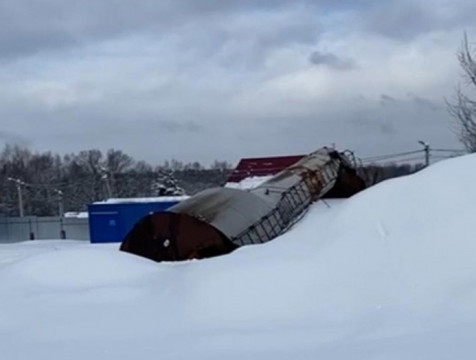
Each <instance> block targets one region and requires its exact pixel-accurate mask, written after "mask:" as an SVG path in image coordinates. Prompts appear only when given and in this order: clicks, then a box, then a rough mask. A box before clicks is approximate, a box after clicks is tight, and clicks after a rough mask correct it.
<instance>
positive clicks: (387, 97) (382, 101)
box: [379, 94, 397, 106]
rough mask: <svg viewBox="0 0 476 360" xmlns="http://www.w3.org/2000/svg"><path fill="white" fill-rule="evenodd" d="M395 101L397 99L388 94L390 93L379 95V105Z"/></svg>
mask: <svg viewBox="0 0 476 360" xmlns="http://www.w3.org/2000/svg"><path fill="white" fill-rule="evenodd" d="M396 102H397V99H395V98H394V97H392V96H390V95H387V94H382V95H380V101H379V103H380V106H387V105H389V104H394V103H396Z"/></svg>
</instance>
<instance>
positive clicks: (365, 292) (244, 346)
mask: <svg viewBox="0 0 476 360" xmlns="http://www.w3.org/2000/svg"><path fill="white" fill-rule="evenodd" d="M475 165H476V156H475V155H469V156H464V157H461V158H457V159H453V160H448V161H444V162H440V163H438V164H435V165H433V166H431V167H430V168H428V169H426V170H424V171H421V172H420V173H417V174H415V175H411V176H407V177H402V178H398V179H394V180H390V181H386V182H383V183H380V184H379V185H377V186H375V187H373V188H371V189H369V190H367V191H365V192H362V193H360V194H358V195H356V196H354V197H352V198H351V199H348V200H343V201H326V203H324V202H319V203H317V204H315V205H314V206H312V207H311V209H310V211H309V213H308V214H307V215H306V216H305V217H304V219H303V220H302V221H301V222H300V223H298V224H297V225H296V226H295V227H294V228H292V229H291V230H290V231H289V232H288V233H286V234H285V235H283V236H281V237H280V238H278V239H276V240H274V241H272V242H269V243H267V244H264V245H259V246H258V245H256V246H249V247H243V248H240V249H238V250H237V251H235V252H234V253H232V254H230V255H227V256H222V257H217V258H213V259H208V260H202V261H187V262H181V263H160V264H159V263H154V262H152V261H149V260H147V259H143V258H140V257H136V256H134V255H130V254H125V253H121V252H119V251H117V244H112V245H111V244H107V245H103V244H101V245H100V244H87V243H84V242H80V241H66V240H62V241H59V240H57V241H41V242H35V241H31V242H25V243H18V244H11V245H0V286H1V288H0V354H2V355H1V357H2V359H7V360H10V359H12V360H13V359H14V360H17V359H18V360H23V359H24V360H26V359H48V360H55V359H58V360H59V359H61V360H63V359H71V360H84V359H88V360H95V359H98V360H99V359H101V360H108V359H111V360H122V359H124V360H126V359H136V358H137V359H152V358H163V359H191V358H194V359H195V358H197V359H232V360H234V359H260V360H261V359H273V360H281V359H336V360H341V359H346V360H348V359H385V360H393V359H395V360H396V359H399V360H401V359H405V360H408V359H415V360H417V359H418V360H420V359H431V360H435V359H437V360H438V359H448V360H449V359H452V360H453V359H458V360H461V359H473V358H474V354H475V352H476V345H475V343H476V261H475V259H476V241H475V236H474V225H473V223H474V219H473V218H474V214H475V213H476V187H474V183H475V182H476V166H475Z"/></svg>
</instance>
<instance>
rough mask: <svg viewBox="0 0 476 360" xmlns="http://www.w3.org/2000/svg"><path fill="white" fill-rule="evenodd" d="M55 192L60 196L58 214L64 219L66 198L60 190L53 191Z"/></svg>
mask: <svg viewBox="0 0 476 360" xmlns="http://www.w3.org/2000/svg"><path fill="white" fill-rule="evenodd" d="M53 191H54V192H55V193H56V194H57V195H58V214H59V217H63V215H64V196H63V192H62V191H61V190H58V189H53Z"/></svg>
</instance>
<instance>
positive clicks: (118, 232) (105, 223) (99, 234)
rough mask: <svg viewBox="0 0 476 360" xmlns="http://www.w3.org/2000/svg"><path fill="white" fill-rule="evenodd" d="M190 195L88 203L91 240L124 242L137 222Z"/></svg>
mask: <svg viewBox="0 0 476 360" xmlns="http://www.w3.org/2000/svg"><path fill="white" fill-rule="evenodd" d="M186 198H187V197H186V196H167V197H159V198H140V199H109V200H106V201H100V202H95V203H92V204H89V205H88V215H89V236H90V241H91V243H110V242H122V240H123V239H124V237H125V236H126V235H127V234H128V233H129V231H130V230H131V229H132V228H133V227H134V225H135V224H136V223H137V222H138V221H139V220H140V219H142V218H143V217H144V216H146V215H148V214H150V213H151V212H159V211H164V210H167V209H168V208H169V207H171V206H173V205H176V204H178V203H179V202H180V201H182V200H185V199H186Z"/></svg>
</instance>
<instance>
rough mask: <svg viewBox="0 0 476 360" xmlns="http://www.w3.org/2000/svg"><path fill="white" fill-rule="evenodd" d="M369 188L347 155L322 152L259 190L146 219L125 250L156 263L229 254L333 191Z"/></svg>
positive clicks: (224, 191) (217, 196)
mask: <svg viewBox="0 0 476 360" xmlns="http://www.w3.org/2000/svg"><path fill="white" fill-rule="evenodd" d="M364 187H365V185H364V182H363V181H362V180H361V179H360V178H359V176H358V175H357V173H356V172H355V171H354V169H353V168H352V166H351V164H350V162H349V160H348V158H347V157H346V156H345V155H344V154H343V153H339V152H337V151H335V150H333V149H328V148H322V149H320V150H317V151H315V152H313V153H311V154H309V155H308V156H306V157H304V158H302V159H301V160H300V161H298V162H296V163H295V164H293V165H292V166H290V167H288V168H286V169H284V170H283V171H281V172H280V173H278V174H276V175H275V176H273V177H272V178H271V179H270V180H268V181H266V182H264V183H263V184H261V185H260V186H258V187H256V188H254V189H251V190H248V191H244V190H238V189H230V188H223V187H220V188H212V189H208V190H205V191H202V192H200V193H198V194H197V195H195V196H193V197H191V198H189V199H187V200H185V201H183V202H181V203H180V204H177V205H175V206H173V207H172V208H170V209H168V210H167V211H166V212H159V213H154V214H150V215H148V216H146V217H145V218H143V219H142V220H141V221H140V222H139V223H138V224H137V225H136V226H135V227H134V228H133V229H132V231H131V232H130V233H129V234H128V235H127V236H126V238H125V240H124V241H123V243H122V244H121V250H123V251H127V252H130V253H134V254H137V255H140V256H144V257H147V258H150V259H152V260H156V261H176V260H186V259H199V258H205V257H211V256H217V255H222V254H226V253H229V252H231V251H233V250H234V249H236V248H238V247H240V246H244V245H252V244H260V243H265V242H267V241H270V240H272V239H274V238H275V237H277V236H279V235H280V234H282V233H283V232H285V231H286V230H287V229H289V228H290V227H291V226H292V225H293V224H294V223H296V222H297V221H298V220H299V219H300V218H301V216H302V215H303V214H304V212H305V211H306V209H307V208H308V207H309V206H310V204H311V203H312V202H314V201H317V200H318V199H320V198H322V197H323V196H325V195H326V194H328V193H330V192H332V191H333V190H334V193H335V194H336V195H339V194H341V195H342V194H345V196H347V195H349V194H351V195H352V194H354V193H355V192H357V191H360V190H362V189H363V188H364Z"/></svg>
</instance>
